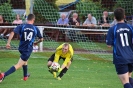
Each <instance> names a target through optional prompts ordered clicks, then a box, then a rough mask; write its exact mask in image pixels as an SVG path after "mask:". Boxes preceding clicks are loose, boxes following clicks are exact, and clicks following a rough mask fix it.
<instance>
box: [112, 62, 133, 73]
mask: <svg viewBox="0 0 133 88" xmlns="http://www.w3.org/2000/svg"><path fill="white" fill-rule="evenodd" d="M115 69H116V72H117V74H125V73H127V72H132V71H133V63H129V64H115Z"/></svg>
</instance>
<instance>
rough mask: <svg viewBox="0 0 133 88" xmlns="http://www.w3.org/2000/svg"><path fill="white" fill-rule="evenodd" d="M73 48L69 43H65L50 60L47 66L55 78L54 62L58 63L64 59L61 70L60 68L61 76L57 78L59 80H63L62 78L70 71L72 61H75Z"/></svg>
mask: <svg viewBox="0 0 133 88" xmlns="http://www.w3.org/2000/svg"><path fill="white" fill-rule="evenodd" d="M72 57H73V48H72V46H71V45H70V44H68V43H63V44H61V45H60V46H59V47H57V49H56V51H55V53H54V54H52V56H51V57H50V58H49V59H48V63H47V66H48V68H49V71H50V72H51V73H52V74H53V75H54V78H56V72H52V70H51V69H50V68H51V65H52V63H53V62H57V63H58V61H59V60H60V59H63V60H64V62H63V64H62V65H61V68H59V70H58V72H59V75H58V76H57V79H58V80H61V77H62V76H63V75H64V74H65V73H66V72H67V70H68V69H69V67H70V65H71V63H72V60H73V58H72Z"/></svg>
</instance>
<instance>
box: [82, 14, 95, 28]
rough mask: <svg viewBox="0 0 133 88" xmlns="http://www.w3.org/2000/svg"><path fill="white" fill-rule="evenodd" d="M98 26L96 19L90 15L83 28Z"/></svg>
mask: <svg viewBox="0 0 133 88" xmlns="http://www.w3.org/2000/svg"><path fill="white" fill-rule="evenodd" d="M96 24H97V21H96V18H95V17H93V16H92V14H88V18H87V19H86V20H85V22H84V23H83V26H88V27H94V26H96Z"/></svg>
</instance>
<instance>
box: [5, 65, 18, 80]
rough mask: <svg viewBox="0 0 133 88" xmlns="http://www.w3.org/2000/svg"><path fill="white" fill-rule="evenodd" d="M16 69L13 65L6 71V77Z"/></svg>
mask: <svg viewBox="0 0 133 88" xmlns="http://www.w3.org/2000/svg"><path fill="white" fill-rule="evenodd" d="M15 71H16V68H15V67H14V66H12V67H11V68H10V69H9V70H8V71H6V72H5V77H6V76H8V75H10V74H12V73H13V72H15Z"/></svg>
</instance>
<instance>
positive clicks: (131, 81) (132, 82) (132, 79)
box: [128, 72, 133, 87]
mask: <svg viewBox="0 0 133 88" xmlns="http://www.w3.org/2000/svg"><path fill="white" fill-rule="evenodd" d="M128 75H129V83H130V84H131V85H132V87H133V78H132V72H129V74H128Z"/></svg>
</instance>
